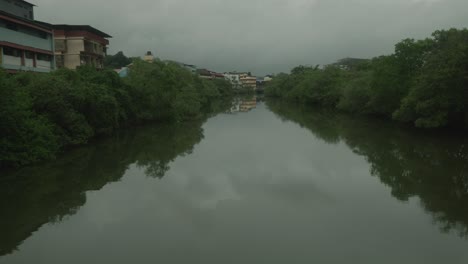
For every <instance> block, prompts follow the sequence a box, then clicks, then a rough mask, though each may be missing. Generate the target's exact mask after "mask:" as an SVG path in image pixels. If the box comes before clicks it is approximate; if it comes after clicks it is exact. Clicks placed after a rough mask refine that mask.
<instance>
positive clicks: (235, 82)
mask: <svg viewBox="0 0 468 264" xmlns="http://www.w3.org/2000/svg"><path fill="white" fill-rule="evenodd" d="M224 78H225V79H226V80H228V81H229V82H231V85H232V87H233V88H234V89H239V88H241V86H242V83H241V81H240V75H239V74H232V73H227V72H225V73H224Z"/></svg>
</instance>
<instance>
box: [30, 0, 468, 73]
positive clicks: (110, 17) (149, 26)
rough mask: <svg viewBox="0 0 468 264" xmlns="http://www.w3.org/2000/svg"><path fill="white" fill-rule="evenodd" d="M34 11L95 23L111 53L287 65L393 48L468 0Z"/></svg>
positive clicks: (455, 20) (187, 2)
mask: <svg viewBox="0 0 468 264" xmlns="http://www.w3.org/2000/svg"><path fill="white" fill-rule="evenodd" d="M29 2H32V3H34V4H36V5H37V7H36V9H35V13H36V19H38V20H42V21H45V22H50V23H55V24H89V25H91V26H93V27H95V28H97V29H99V30H101V31H104V32H106V33H108V34H110V35H112V36H113V38H112V39H111V40H110V49H109V54H114V53H116V52H118V51H120V50H121V51H123V52H124V53H125V55H127V56H141V55H143V54H144V53H145V52H146V51H148V50H150V51H152V52H153V54H155V55H156V56H157V57H159V58H161V59H170V60H177V61H181V62H185V63H191V64H196V65H197V66H199V67H206V68H208V69H211V70H215V71H219V72H223V71H231V70H237V71H252V72H253V73H255V74H259V75H263V74H267V73H277V72H281V71H285V72H288V71H289V70H290V69H291V68H292V67H294V66H297V65H301V64H310V65H315V64H328V63H332V62H334V61H336V60H337V59H340V58H343V57H362V58H370V57H373V56H377V55H383V54H389V53H391V52H392V50H393V46H394V44H395V43H396V42H398V41H399V40H401V39H403V38H407V37H412V38H424V37H428V36H430V34H431V33H432V32H433V31H434V30H436V29H447V28H450V27H457V28H463V27H468V0H269V1H267V0H100V1H96V0H30V1H29Z"/></svg>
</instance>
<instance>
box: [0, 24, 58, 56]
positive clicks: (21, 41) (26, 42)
mask: <svg viewBox="0 0 468 264" xmlns="http://www.w3.org/2000/svg"><path fill="white" fill-rule="evenodd" d="M0 41H5V42H10V43H14V44H18V45H22V46H28V47H32V48H36V49H42V50H50V51H52V38H51V36H50V35H47V37H46V38H45V39H44V38H40V37H35V36H32V35H29V34H26V33H22V32H18V31H14V30H11V29H7V28H1V27H0Z"/></svg>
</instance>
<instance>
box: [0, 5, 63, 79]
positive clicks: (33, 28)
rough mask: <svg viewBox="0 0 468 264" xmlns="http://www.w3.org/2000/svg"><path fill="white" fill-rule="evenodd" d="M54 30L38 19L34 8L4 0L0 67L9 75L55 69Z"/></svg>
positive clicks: (0, 14) (0, 15) (0, 7)
mask: <svg viewBox="0 0 468 264" xmlns="http://www.w3.org/2000/svg"><path fill="white" fill-rule="evenodd" d="M53 47H54V37H53V30H52V28H50V27H48V26H47V25H43V24H42V23H40V22H38V21H35V20H34V5H33V4H31V3H28V2H26V1H22V0H0V67H2V68H4V69H6V70H7V71H9V72H17V71H32V72H50V71H51V70H53V69H54V68H55V62H54V60H53V56H54V49H53Z"/></svg>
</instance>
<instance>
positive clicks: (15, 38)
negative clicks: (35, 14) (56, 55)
mask: <svg viewBox="0 0 468 264" xmlns="http://www.w3.org/2000/svg"><path fill="white" fill-rule="evenodd" d="M0 1H1V0H0ZM0 41H7V42H11V43H15V44H18V45H22V46H28V47H33V48H37V49H43V50H48V51H52V50H53V39H52V34H47V38H46V39H43V38H40V37H35V36H31V35H29V34H26V33H22V32H18V31H14V30H10V29H7V28H3V27H0Z"/></svg>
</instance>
